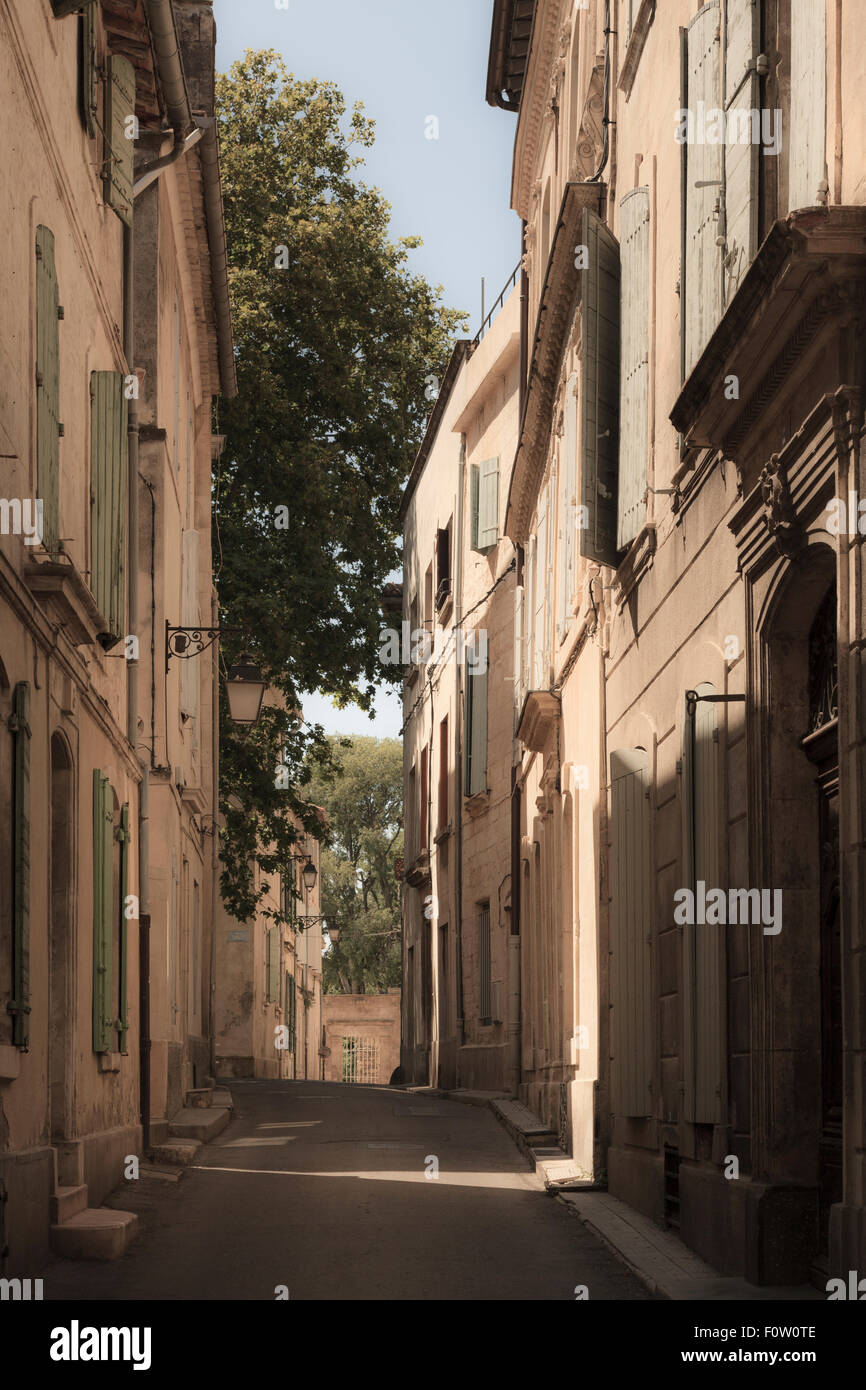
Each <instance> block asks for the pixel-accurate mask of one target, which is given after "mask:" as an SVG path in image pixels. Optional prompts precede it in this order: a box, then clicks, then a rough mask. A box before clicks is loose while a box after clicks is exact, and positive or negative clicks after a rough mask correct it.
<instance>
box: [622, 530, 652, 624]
mask: <svg viewBox="0 0 866 1390" xmlns="http://www.w3.org/2000/svg"><path fill="white" fill-rule="evenodd" d="M655 553H656V528H655V523H654V522H652V521H648V522H647V523H646V525H645V526H643V527H642V528H641V530H640V531H638V533H637V535H636V536H635V538H634V540H633V541H632V543H631V545H630V546H629V549H628V552H627V554H626V557H625V559H624V560H623V562H622V564H621V565H620V567H619V569H618V570H617V572H616V574H615V575H614V577H613V588H614V598H615V600H616V606H617V609H622V607H623V606H624V604H625V602H626V600H627V598H628V596H629V594H630V593H631V592H632V590H633V589H635V588H637V585H638V584H639V583H640V581H641V579H642V578H643V576H644V574H645V573H646V572H647V570H649V569H652V564H653V557H654V555H655Z"/></svg>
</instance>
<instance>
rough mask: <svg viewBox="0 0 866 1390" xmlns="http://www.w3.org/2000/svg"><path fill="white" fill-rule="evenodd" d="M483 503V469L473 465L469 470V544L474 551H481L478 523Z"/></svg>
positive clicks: (475, 464)
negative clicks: (481, 503)
mask: <svg viewBox="0 0 866 1390" xmlns="http://www.w3.org/2000/svg"><path fill="white" fill-rule="evenodd" d="M480 502H481V469H480V468H479V467H478V464H477V463H473V464H472V465H471V467H470V469H469V516H470V521H469V544H470V545H471V547H472V549H473V550H478V549H479V544H478V523H479V508H480Z"/></svg>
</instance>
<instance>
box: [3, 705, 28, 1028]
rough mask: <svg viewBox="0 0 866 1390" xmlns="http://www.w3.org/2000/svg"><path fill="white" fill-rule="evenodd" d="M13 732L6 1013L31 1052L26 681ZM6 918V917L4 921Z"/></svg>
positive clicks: (5, 891)
mask: <svg viewBox="0 0 866 1390" xmlns="http://www.w3.org/2000/svg"><path fill="white" fill-rule="evenodd" d="M9 729H10V731H11V734H12V747H11V773H12V776H11V796H10V801H11V810H12V815H11V818H10V821H11V846H8V842H7V841H6V840H5V831H6V826H7V825H9V824H10V821H7V820H6V818H5V817H4V818H3V832H4V847H7V846H8V848H9V849H10V850H11V853H10V855H9V858H8V859H7V860H6V865H5V866H4V873H3V874H2V878H3V879H4V880H6V879H7V877H9V878H11V884H9V885H8V886H7V884H6V883H4V884H3V886H2V887H0V906H5V904H6V903H7V902H8V901H9V898H10V896H11V904H10V905H11V914H10V915H11V922H12V934H11V940H10V943H9V944H10V948H11V950H10V962H9V973H8V976H7V971H6V964H5V962H4V970H3V979H4V984H5V983H6V982H7V979H8V983H9V994H8V996H7V1003H6V1011H7V1015H11V1018H12V1037H11V1041H12V1045H13V1047H23V1048H26V1047H27V1046H28V1044H29V1041H30V686H29V684H28V682H27V681H19V683H18V684H17V685H16V686H15V689H14V691H13V694H12V717H11V719H10V720H9ZM6 866H8V867H11V870H12V872H11V875H7V872H6ZM10 888H11V894H10V892H9V889H10ZM7 920H9V919H8V918H7V917H6V916H5V913H4V914H3V921H4V922H6V921H7ZM4 934H5V930H4Z"/></svg>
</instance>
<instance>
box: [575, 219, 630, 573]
mask: <svg viewBox="0 0 866 1390" xmlns="http://www.w3.org/2000/svg"><path fill="white" fill-rule="evenodd" d="M582 238H583V244H584V245H585V246H586V247H587V253H588V264H587V269H586V270H585V271H584V272H583V274H584V277H585V278H584V285H583V311H582V312H583V321H582V328H581V341H582V358H583V364H582V365H583V382H582V389H581V439H582V448H581V468H580V500H581V505H582V506H584V507H585V508H586V513H585V515H586V517H587V520H588V525H587V526H586V527H582V528H581V531H580V553H581V555H585V556H586V557H587V559H590V560H597V561H598V562H599V563H600V564H604V565H616V564H617V548H616V531H617V525H616V517H617V502H616V496H617V467H618V439H619V379H620V322H619V318H620V304H619V301H620V262H619V244H618V242H617V241H616V238H615V237H614V236H612V235H611V233H610V231H609V230H608V228H607V227H606V226H605V225H604V223H603V222H602V221H601V219H600V218H599V217H596V215H595V213H594V212H591V211H590V209H589V208H584V211H583V227H582Z"/></svg>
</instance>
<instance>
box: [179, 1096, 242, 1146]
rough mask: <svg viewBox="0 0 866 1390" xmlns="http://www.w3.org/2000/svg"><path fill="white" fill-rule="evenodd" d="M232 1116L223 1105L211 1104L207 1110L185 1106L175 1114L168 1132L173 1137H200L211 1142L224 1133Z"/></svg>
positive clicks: (203, 1141)
mask: <svg viewBox="0 0 866 1390" xmlns="http://www.w3.org/2000/svg"><path fill="white" fill-rule="evenodd" d="M231 1117H232V1112H231V1111H230V1110H228V1109H226V1107H224V1106H222V1105H211V1106H209V1107H208V1109H206V1110H199V1109H197V1108H196V1107H195V1106H184V1108H183V1110H178V1112H177V1114H176V1115H175V1116H173V1118H172V1120H171V1123H170V1124H169V1127H168V1132H169V1134H170V1135H171V1137H172V1138H173V1139H198V1140H199V1141H200V1143H202V1144H209V1143H210V1141H211V1139H215V1138H216V1136H217V1135H218V1134H221V1133H222V1131H223V1130H224V1129H225V1127H226V1125H227V1124H228V1122H229V1120H230V1119H231Z"/></svg>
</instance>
